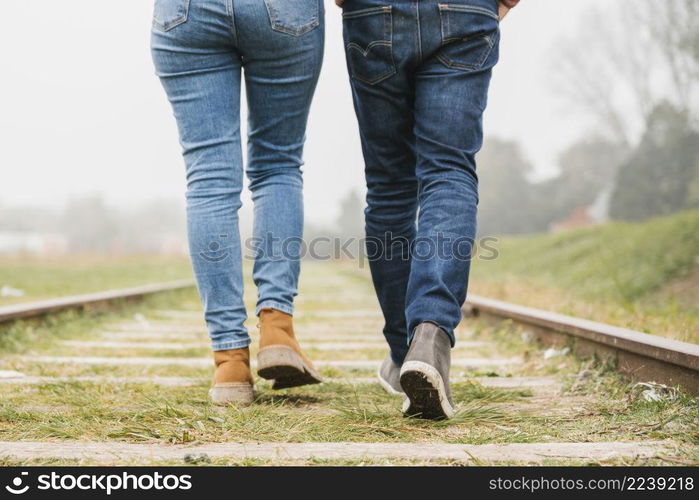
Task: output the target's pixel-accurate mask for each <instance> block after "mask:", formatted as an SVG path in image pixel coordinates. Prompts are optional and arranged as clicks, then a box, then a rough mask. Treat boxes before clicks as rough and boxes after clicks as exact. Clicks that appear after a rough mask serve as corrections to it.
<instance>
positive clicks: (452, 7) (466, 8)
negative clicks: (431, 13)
mask: <svg viewBox="0 0 699 500" xmlns="http://www.w3.org/2000/svg"><path fill="white" fill-rule="evenodd" d="M438 5H439V10H440V11H447V12H471V13H473V14H483V15H484V16H488V17H492V18H493V19H495V20H496V21H500V17H499V16H498V15H497V14H495V13H493V12H491V11H489V10H488V9H484V8H483V7H474V6H471V5H457V4H449V3H440V4H438Z"/></svg>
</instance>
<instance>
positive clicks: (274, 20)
mask: <svg viewBox="0 0 699 500" xmlns="http://www.w3.org/2000/svg"><path fill="white" fill-rule="evenodd" d="M318 1H319V2H320V1H321V0H318ZM265 6H266V7H267V14H268V15H269V21H270V24H271V26H272V29H273V30H274V31H278V32H280V33H285V34H287V35H292V36H301V35H303V34H305V33H308V32H309V31H311V30H312V29H313V28H316V27H317V26H318V25H320V19H319V18H318V16H319V15H320V5H319V4H318V3H316V7H317V8H318V10H317V14H316V15H315V18H314V19H313V20H312V21H311V22H310V23H308V24H306V25H304V26H301V27H299V28H296V29H293V28H288V27H286V26H284V25H283V24H281V22H280V21H279V18H278V13H277V11H275V10H274V7H273V6H272V5H271V4H270V2H269V1H268V0H265Z"/></svg>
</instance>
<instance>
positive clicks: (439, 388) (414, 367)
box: [400, 361, 454, 420]
mask: <svg viewBox="0 0 699 500" xmlns="http://www.w3.org/2000/svg"><path fill="white" fill-rule="evenodd" d="M400 385H401V387H403V390H404V391H405V395H406V396H407V399H406V400H405V402H404V403H403V414H404V415H405V416H406V417H418V418H424V419H429V420H444V419H447V418H451V417H453V416H454V408H453V407H452V405H451V403H450V402H449V399H448V398H447V392H446V389H445V387H444V380H443V379H442V376H441V375H440V374H439V371H438V370H437V369H436V368H435V367H434V366H431V365H429V364H427V363H424V362H422V361H406V362H405V363H403V366H402V368H401V370H400Z"/></svg>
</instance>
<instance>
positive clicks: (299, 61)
mask: <svg viewBox="0 0 699 500" xmlns="http://www.w3.org/2000/svg"><path fill="white" fill-rule="evenodd" d="M323 16H324V10H323V2H322V0H155V9H154V15H153V30H152V39H151V48H152V54H153V61H154V63H155V68H156V73H157V75H158V76H159V77H160V79H161V82H162V84H163V87H164V88H165V91H166V93H167V96H168V99H169V100H170V103H171V104H172V107H173V110H174V114H175V118H176V120H177V125H178V129H179V135H180V143H181V145H182V149H183V155H184V160H185V165H186V174H187V229H188V235H189V249H190V254H191V259H192V266H193V268H194V273H195V276H196V280H197V285H198V289H199V295H200V297H201V300H202V304H203V306H204V314H205V318H206V323H207V326H208V330H209V335H210V337H211V342H212V347H213V349H214V350H215V351H220V350H226V349H237V348H241V347H245V346H247V345H249V343H250V337H249V335H248V332H247V330H246V328H245V325H244V323H245V320H246V317H247V315H246V311H245V304H244V302H243V277H242V252H241V242H240V234H239V230H238V209H239V208H240V206H241V202H240V193H241V190H242V187H243V160H242V150H241V137H240V92H241V75H242V76H244V77H245V88H246V92H247V103H248V116H249V124H248V130H249V132H248V164H247V168H246V173H247V176H248V179H249V181H250V184H249V185H250V190H251V191H252V198H253V202H254V224H253V233H254V234H253V241H252V245H251V248H252V249H253V250H254V253H255V264H254V268H253V279H254V281H255V284H256V285H257V291H258V300H257V308H256V313H259V311H260V310H261V309H264V308H273V309H276V310H279V311H283V312H285V313H289V314H292V313H293V300H294V297H295V295H296V291H297V283H298V275H299V257H300V252H301V237H302V234H303V200H302V187H303V179H302V175H301V169H300V167H301V165H302V164H303V160H302V154H303V145H304V140H305V129H306V122H307V119H308V111H309V107H310V104H311V100H312V98H313V93H314V91H315V86H316V82H317V80H318V75H319V73H320V67H321V63H322V58H323V40H324V28H323V25H324V23H323Z"/></svg>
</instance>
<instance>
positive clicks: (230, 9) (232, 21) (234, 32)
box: [226, 0, 238, 45]
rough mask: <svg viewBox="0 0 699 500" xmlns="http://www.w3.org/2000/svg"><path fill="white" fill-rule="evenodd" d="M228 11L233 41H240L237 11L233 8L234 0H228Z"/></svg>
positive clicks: (235, 42)
mask: <svg viewBox="0 0 699 500" xmlns="http://www.w3.org/2000/svg"><path fill="white" fill-rule="evenodd" d="M226 12H227V14H228V24H229V25H230V32H231V36H232V37H233V43H234V44H236V45H237V43H238V30H237V29H236V28H235V11H234V10H233V0H226Z"/></svg>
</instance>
